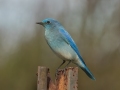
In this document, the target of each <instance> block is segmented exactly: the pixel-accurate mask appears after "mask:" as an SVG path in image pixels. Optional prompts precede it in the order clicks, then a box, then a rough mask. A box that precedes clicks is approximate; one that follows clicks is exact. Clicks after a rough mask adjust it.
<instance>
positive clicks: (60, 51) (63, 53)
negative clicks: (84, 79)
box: [45, 33, 77, 60]
mask: <svg viewBox="0 0 120 90" xmlns="http://www.w3.org/2000/svg"><path fill="white" fill-rule="evenodd" d="M45 38H46V41H47V43H48V45H49V46H50V48H51V49H52V51H53V52H54V53H55V54H56V55H57V56H59V57H60V58H61V59H64V60H74V59H75V58H76V57H77V54H76V53H75V51H74V50H73V49H72V48H71V46H70V45H68V44H67V43H66V42H65V41H64V40H63V39H62V38H61V37H59V35H57V36H56V37H55V35H49V34H47V33H46V35H45Z"/></svg>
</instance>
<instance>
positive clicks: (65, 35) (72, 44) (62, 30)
mask: <svg viewBox="0 0 120 90" xmlns="http://www.w3.org/2000/svg"><path fill="white" fill-rule="evenodd" d="M59 32H60V33H61V34H62V36H63V37H62V38H63V39H64V40H65V41H66V42H67V43H68V44H69V45H70V46H71V47H72V49H73V50H74V51H75V52H76V53H77V55H78V57H79V58H80V60H81V61H82V62H83V63H84V64H85V62H84V61H83V59H82V57H81V55H80V53H79V50H78V48H77V46H76V44H75V42H74V40H73V39H72V38H71V36H70V34H69V33H68V32H67V31H65V30H64V29H59Z"/></svg>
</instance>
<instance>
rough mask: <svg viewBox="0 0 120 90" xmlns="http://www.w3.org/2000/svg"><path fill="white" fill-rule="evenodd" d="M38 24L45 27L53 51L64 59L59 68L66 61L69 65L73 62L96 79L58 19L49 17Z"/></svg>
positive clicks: (46, 36) (46, 37)
mask: <svg viewBox="0 0 120 90" xmlns="http://www.w3.org/2000/svg"><path fill="white" fill-rule="evenodd" d="M37 24H40V25H42V26H43V27H44V28H45V39H46V41H47V43H48V45H49V46H50V48H51V49H52V51H53V52H54V53H55V54H56V55H57V56H58V57H60V58H61V59H62V60H63V62H62V64H61V65H60V66H59V67H58V69H59V68H60V67H61V66H62V65H63V64H64V63H65V62H66V61H68V64H67V65H69V64H70V63H71V62H72V63H74V64H76V65H77V66H78V67H80V68H81V69H82V70H83V71H84V72H85V73H86V74H87V75H88V77H90V78H91V79H92V80H95V78H94V76H93V74H92V73H91V72H90V70H89V69H88V68H87V66H86V64H85V62H84V61H83V59H82V57H81V55H80V53H79V50H78V48H77V45H76V44H75V42H74V40H73V39H72V37H71V36H70V34H69V33H68V32H67V31H66V30H65V29H64V27H63V26H62V25H61V24H60V23H59V22H58V21H57V20H54V19H52V18H47V19H44V20H43V21H42V22H37ZM67 65H66V66H67Z"/></svg>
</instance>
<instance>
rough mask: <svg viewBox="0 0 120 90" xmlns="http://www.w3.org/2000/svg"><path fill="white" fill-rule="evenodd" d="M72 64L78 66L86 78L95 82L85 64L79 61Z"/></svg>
mask: <svg viewBox="0 0 120 90" xmlns="http://www.w3.org/2000/svg"><path fill="white" fill-rule="evenodd" d="M73 63H74V64H76V65H77V66H79V67H80V68H81V69H82V70H83V71H84V72H85V73H86V74H87V76H88V77H90V78H91V79H92V80H96V79H95V77H94V76H93V74H92V73H91V72H90V70H89V69H88V68H87V66H86V65H85V63H83V62H80V61H79V60H78V61H77V62H73Z"/></svg>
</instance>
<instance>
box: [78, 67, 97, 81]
mask: <svg viewBox="0 0 120 90" xmlns="http://www.w3.org/2000/svg"><path fill="white" fill-rule="evenodd" d="M80 68H81V69H82V70H83V71H84V72H85V73H86V74H87V76H88V77H90V78H91V79H92V80H96V79H95V77H94V76H93V74H92V73H91V72H90V70H89V69H88V68H87V66H85V67H80Z"/></svg>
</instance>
